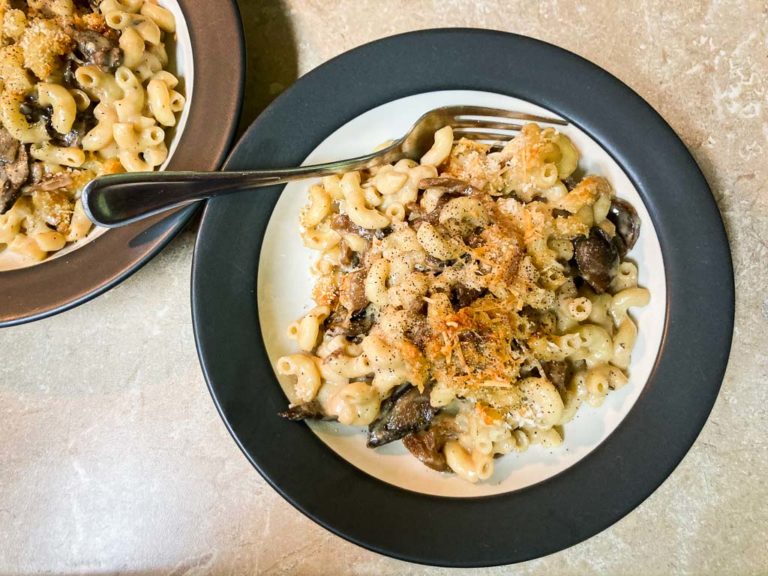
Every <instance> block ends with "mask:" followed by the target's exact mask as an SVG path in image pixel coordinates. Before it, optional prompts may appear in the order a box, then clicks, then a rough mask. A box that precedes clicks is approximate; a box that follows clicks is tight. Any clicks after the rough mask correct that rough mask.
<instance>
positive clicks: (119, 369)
mask: <svg viewBox="0 0 768 576" xmlns="http://www.w3.org/2000/svg"><path fill="white" fill-rule="evenodd" d="M242 3H243V5H244V19H245V25H246V31H247V36H248V44H249V49H250V53H251V63H250V68H249V70H250V80H249V84H248V94H249V95H248V99H247V105H246V113H245V116H246V118H247V119H248V120H250V119H252V118H253V117H254V116H255V115H256V114H257V112H258V111H259V110H260V109H261V108H262V107H263V106H264V104H265V103H266V102H267V101H268V100H269V99H270V98H271V97H274V95H275V94H277V93H279V92H280V90H281V89H282V88H284V87H285V86H287V85H289V84H290V83H291V82H292V81H293V80H294V79H295V78H296V76H297V75H299V74H303V73H305V72H307V71H308V70H310V69H312V68H313V67H315V66H317V65H318V64H320V63H322V62H324V61H326V60H328V59H329V58H331V57H333V56H335V55H337V54H339V53H341V52H343V51H345V50H348V49H350V48H353V47H355V46H358V45H360V44H363V43H365V42H368V41H370V40H373V39H375V38H379V37H382V36H387V35H390V34H395V33H398V32H404V31H407V30H413V29H418V28H429V27H438V26H475V27H487V28H497V29H502V30H508V31H513V32H517V33H521V34H526V35H529V36H533V37H536V38H541V39H544V40H547V41H549V42H552V43H554V44H557V45H559V46H562V47H564V48H567V49H569V50H572V51H574V52H576V53H577V54H580V55H582V56H584V57H586V58H588V59H590V60H592V61H594V62H596V63H597V64H599V65H600V66H602V67H604V68H605V69H607V70H608V71H610V72H611V73H613V74H614V75H616V76H618V77H619V78H620V79H621V80H623V81H624V82H626V83H627V84H628V85H629V86H631V87H632V88H633V89H634V90H636V91H637V92H638V93H639V94H640V95H642V96H643V97H644V98H645V99H646V100H648V101H649V102H650V103H651V104H652V105H653V106H654V107H655V108H656V109H657V110H658V111H659V112H660V113H661V114H662V115H663V116H664V117H665V118H666V119H667V121H669V123H670V124H671V125H672V127H673V128H674V129H675V130H676V131H677V133H678V134H679V135H680V136H681V137H682V139H683V140H684V141H685V143H686V144H687V145H688V147H689V148H690V150H691V151H692V153H693V154H694V156H695V157H696V159H697V161H698V162H699V164H700V166H701V168H702V170H703V171H704V173H705V175H706V177H707V178H708V180H709V182H710V183H711V185H712V188H713V190H714V193H715V196H716V198H717V201H718V203H719V205H720V209H721V211H722V213H723V215H724V218H725V221H726V225H727V228H728V232H729V235H730V238H731V242H732V249H733V254H734V264H735V269H736V288H737V293H738V298H737V314H736V332H735V338H734V345H733V352H732V356H731V361H730V366H729V369H728V372H727V376H726V378H725V382H724V385H723V388H722V392H721V394H720V397H719V399H718V401H717V404H716V405H715V408H714V411H713V412H712V416H711V417H710V419H709V422H708V423H707V425H706V427H705V428H704V431H703V432H702V434H701V436H700V437H699V439H698V441H697V442H696V444H695V445H694V447H693V449H692V450H691V451H690V453H689V454H688V456H687V457H686V458H685V460H684V461H683V462H682V464H681V465H680V466H679V467H678V468H677V470H676V471H675V472H674V473H673V474H672V476H671V477H670V478H669V479H668V480H667V481H666V482H665V483H664V484H663V486H662V487H661V488H660V489H659V490H658V491H657V492H656V493H655V494H653V495H652V496H651V497H650V498H649V499H648V500H647V501H646V502H645V503H643V504H642V505H641V506H640V507H639V508H638V509H637V510H635V511H634V512H632V513H631V514H630V515H628V516H627V517H625V518H624V519H623V520H621V521H620V522H618V523H617V524H616V525H614V526H613V527H611V528H609V529H608V530H606V531H604V532H603V533H601V534H599V535H597V536H595V537H593V538H592V539H590V540H588V541H586V542H584V543H582V544H579V545H577V546H574V547H573V548H570V549H568V550H566V551H563V552H560V553H558V554H554V555H551V556H549V557H546V558H542V559H539V560H535V561H532V562H527V563H524V564H519V565H516V566H514V567H511V568H496V569H488V570H485V571H477V573H478V574H480V573H483V574H510V573H514V574H546V575H552V574H598V573H600V574H644V575H648V574H670V573H686V574H768V546H766V545H767V544H768V482H766V478H768V440H766V433H765V431H766V426H765V421H766V419H767V418H768V413H766V406H768V402H766V399H768V392H766V391H767V390H768V348H767V347H766V338H765V331H766V330H765V326H766V323H768V289H767V288H766V286H768V162H766V159H765V158H766V154H768V142H767V140H768V101H767V100H766V97H767V95H766V90H767V89H768V4H766V3H765V1H764V0H763V1H754V2H746V1H742V0H733V1H726V0H712V1H707V2H703V1H693V2H691V1H683V0H672V1H670V0H659V1H655V2H642V3H640V2H633V3H622V4H624V7H620V6H619V5H618V4H619V3H612V2H602V1H598V0H588V1H583V2H577V1H562V2H557V1H552V0H545V1H542V2H530V1H515V2H504V1H501V0H499V1H492V0H481V1H473V0H443V1H442V2H430V1H421V0H418V1H417V0H410V1H405V0H398V1H389V0H386V1H377V0H345V1H336V2H327V1H324V0H284V1H281V0H263V1H257V0H243V2H242ZM629 4H632V5H633V6H634V7H633V8H632V9H630V8H628V7H627V6H628V5H629ZM521 65H524V63H521ZM576 81H577V80H576ZM669 193H670V194H674V193H675V190H669ZM681 216H682V217H684V215H681ZM193 238H194V237H193V234H192V232H189V231H188V232H185V233H183V234H181V236H180V237H178V238H177V239H176V240H174V241H173V243H172V244H171V245H170V246H169V247H168V248H167V249H166V250H165V251H164V252H163V253H162V254H161V255H160V256H158V257H157V258H156V259H155V260H154V261H153V262H151V263H150V264H148V265H147V266H146V267H145V268H143V269H142V270H141V271H140V272H139V273H137V274H136V275H134V276H133V277H131V278H130V279H129V280H128V281H126V282H125V283H123V284H122V285H121V286H119V287H118V288H116V289H114V290H112V291H111V292H109V293H107V294H106V295H104V296H102V297H100V298H98V299H96V300H95V301H93V302H91V303H88V304H86V305H84V306H81V307H79V308H77V309H75V310H72V311H69V312H66V313H64V314H60V315H58V316H55V317H53V318H50V319H47V320H43V321H40V322H36V323H34V324H29V325H25V326H20V327H16V328H12V329H6V330H2V331H0V358H1V360H0V422H2V424H0V430H1V432H0V574H31V573H60V574H71V573H88V574H112V573H131V574H166V573H167V574H173V575H176V576H181V575H193V574H208V573H210V574H257V573H258V574H301V575H309V574H370V575H390V574H391V575H395V574H447V573H451V574H454V573H458V571H449V570H442V569H430V568H426V567H422V566H417V565H411V564H407V563H404V562H399V561H396V560H391V559H389V558H385V557H383V556H379V555H377V554H374V553H372V552H368V551H366V550H363V549H361V548H359V547H357V546H355V545H353V544H350V543H347V542H345V541H344V540H342V539H340V538H338V537H336V536H334V535H332V534H331V533H330V532H327V531H326V530H324V529H323V528H320V527H319V526H316V525H315V524H313V523H312V522H311V521H310V520H308V519H307V518H305V517H304V516H303V515H302V514H300V513H299V512H297V511H296V510H294V509H293V508H292V507H291V506H290V505H289V504H287V503H286V502H285V501H284V500H283V499H282V498H281V497H280V496H278V495H277V493H276V492H275V491H274V490H272V489H271V488H270V487H269V486H268V485H267V484H266V483H265V482H264V480H262V479H261V477H260V476H259V474H258V473H257V472H256V471H255V470H254V469H253V468H252V467H251V466H250V464H248V462H247V461H246V459H245V458H244V457H243V455H242V454H241V453H240V451H239V450H238V448H237V447H236V445H235V443H234V442H233V441H232V439H231V438H230V436H229V434H228V433H227V431H226V429H225V427H224V425H223V423H222V422H221V419H220V418H219V416H218V414H217V413H216V410H215V408H214V406H213V403H212V402H211V399H210V397H209V395H208V391H207V389H206V386H205V383H204V381H203V377H202V374H201V371H200V368H199V366H198V362H197V356H196V353H195V346H194V340H193V335H192V325H191V320H190V306H189V277H190V263H191V255H192V246H193ZM0 289H2V286H0ZM523 529H524V528H523Z"/></svg>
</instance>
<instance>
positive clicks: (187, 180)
mask: <svg viewBox="0 0 768 576" xmlns="http://www.w3.org/2000/svg"><path fill="white" fill-rule="evenodd" d="M390 160H391V156H389V155H387V154H382V153H381V152H377V153H373V154H368V155H366V156H360V157H357V158H352V159H350V160H342V161H339V162H328V163H327V164H315V165H313V166H302V167H299V168H289V169H277V170H254V171H247V172H128V173H124V174H110V175H108V176H100V177H98V178H96V179H94V180H92V181H91V182H89V183H88V184H87V185H86V186H85V188H84V189H83V193H82V196H81V200H82V203H83V209H84V210H85V213H86V214H87V215H88V217H89V218H90V219H91V220H92V221H93V223H94V224H96V225H97V226H103V227H106V228H117V227H119V226H125V225H127V224H131V223H133V222H136V221H137V220H141V219H143V218H148V217H149V216H153V215H155V214H159V213H161V212H165V211H167V210H171V209H173V208H178V207H180V206H186V205H187V204H191V203H193V202H199V201H201V200H205V199H207V198H213V197H214V196H221V195H223V194H230V193H232V192H239V191H242V190H246V189H253V188H261V187H264V186H273V185H276V184H285V183H286V182H290V181H292V180H300V179H302V178H315V177H319V176H328V175H330V174H339V173H342V172H348V171H350V170H359V169H362V168H368V167H371V166H374V165H376V164H379V163H381V162H383V161H390Z"/></svg>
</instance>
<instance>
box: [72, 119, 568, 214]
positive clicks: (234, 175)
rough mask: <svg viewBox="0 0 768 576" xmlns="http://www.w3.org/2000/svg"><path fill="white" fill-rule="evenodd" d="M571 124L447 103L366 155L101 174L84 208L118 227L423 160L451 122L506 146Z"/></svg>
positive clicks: (462, 131) (462, 134)
mask: <svg viewBox="0 0 768 576" xmlns="http://www.w3.org/2000/svg"><path fill="white" fill-rule="evenodd" d="M515 120H517V121H526V122H540V123H545V124H556V125H560V126H564V125H567V124H568V122H566V121H564V120H560V119H557V118H545V117H543V116H536V115H533V114H523V113H520V112H511V111H509V110H499V109H496V108H486V107H481V106H446V107H443V108H436V109H435V110H431V111H430V112H427V113H426V114H424V115H423V116H422V117H421V118H419V119H418V120H417V121H416V123H415V124H414V125H413V126H412V127H411V129H410V130H409V131H408V133H407V134H406V135H405V136H403V137H402V138H400V139H399V140H396V141H394V142H393V143H392V144H390V145H388V146H386V147H384V148H381V149H380V150H377V151H376V152H373V153H371V154H366V155H365V156H358V157H357V158H350V159H348V160H339V161H337V162H328V163H326V164H315V165H313V166H302V167H299V168H286V169H275V170H252V171H246V172H132V173H126V174H111V175H109V176H101V177H99V178H96V179H95V180H93V181H92V182H90V183H89V184H88V185H87V186H86V187H85V188H84V190H83V194H82V202H83V208H84V209H85V213H86V214H87V215H88V217H89V218H90V219H91V220H92V221H93V222H94V223H95V224H96V225H98V226H105V227H107V228H116V227H118V226H125V225H126V224H131V223H132V222H135V221H137V220H141V219H142V218H147V217H149V216H152V215H154V214H158V213H160V212H165V211H166V210H171V209H173V208H177V207H179V206H184V205H187V204H190V203H193V202H198V201H200V200H205V199H207V198H212V197H214V196H220V195H222V194H228V193H231V192H239V191H242V190H247V189H251V188H260V187H263V186H273V185H275V184H284V183H286V182H291V181H292V180H299V179H302V178H315V177H318V176H328V175H330V174H339V173H342V172H349V171H352V170H362V169H364V168H371V167H373V166H377V165H379V164H388V163H391V162H397V161H398V160H401V159H402V158H410V159H412V160H419V159H420V158H421V157H422V156H423V155H424V154H425V153H426V152H427V150H429V149H430V147H431V146H432V144H433V140H434V138H433V136H434V133H435V132H436V131H437V130H439V129H440V128H443V127H444V126H449V125H450V126H451V127H452V128H453V131H454V136H455V137H457V138H468V139H471V140H476V141H480V142H486V143H489V144H491V145H492V146H503V145H504V144H505V143H506V142H508V141H509V140H510V139H512V138H513V137H514V135H515V133H516V132H517V131H519V130H520V129H521V128H522V125H521V124H519V123H517V122H514V121H515Z"/></svg>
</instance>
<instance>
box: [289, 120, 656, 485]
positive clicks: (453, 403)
mask: <svg viewBox="0 0 768 576" xmlns="http://www.w3.org/2000/svg"><path fill="white" fill-rule="evenodd" d="M578 164H579V152H578V150H577V149H576V147H575V146H574V145H573V143H572V142H571V140H570V139H569V138H568V137H567V136H565V135H564V134H561V133H559V132H557V131H556V130H554V129H553V128H544V129H542V128H540V127H539V126H538V125H536V124H528V125H526V126H524V127H523V129H522V131H521V132H520V134H519V135H518V136H516V137H515V138H514V139H513V140H511V141H510V142H509V143H508V144H507V145H506V146H505V147H504V148H503V149H501V150H494V149H491V148H490V147H489V146H488V145H485V144H482V143H479V142H476V141H470V140H467V139H459V140H458V141H454V137H453V132H452V129H451V128H450V127H445V128H442V129H441V130H439V131H438V132H437V133H436V134H435V143H434V145H433V147H432V149H430V150H429V151H428V152H427V153H426V154H425V155H424V156H423V157H422V158H421V161H420V162H417V161H414V160H409V159H403V160H400V161H399V162H397V163H395V164H392V165H383V166H378V167H375V168H372V169H369V170H366V171H362V172H350V173H347V174H343V175H341V176H328V177H326V178H324V179H323V180H322V182H321V183H318V184H314V185H312V186H311V187H310V188H309V204H308V205H307V206H306V208H305V209H304V210H303V212H302V214H301V225H302V237H303V240H304V244H305V245H306V246H307V247H309V248H311V249H313V250H317V251H319V252H320V257H319V258H318V260H317V262H316V263H315V264H314V267H313V272H314V274H316V276H317V281H316V283H315V285H314V288H313V298H314V300H315V302H316V306H315V307H314V308H313V309H312V310H310V311H309V313H308V314H306V315H304V316H303V317H302V318H301V319H299V320H298V321H296V322H295V323H293V324H292V325H291V326H290V327H289V335H290V336H291V337H292V338H293V339H294V340H295V341H296V345H297V348H298V351H297V352H296V353H294V354H290V355H287V356H284V357H282V358H280V359H279V360H278V361H277V365H276V370H277V372H278V373H279V374H283V375H291V376H295V378H296V384H295V390H294V392H295V393H294V395H293V397H292V400H294V403H293V404H292V405H291V407H290V408H289V409H288V410H287V411H286V412H284V413H283V414H282V415H283V416H285V417H287V418H290V419H294V420H300V419H304V418H324V419H334V420H338V421H339V422H341V423H343V424H348V425H357V426H368V445H369V446H370V447H376V446H380V445H382V444H386V443H388V442H392V441H395V440H402V441H403V443H404V444H405V446H406V447H407V448H408V450H410V451H411V452H412V453H413V454H414V456H416V457H417V458H418V459H419V460H421V461H422V462H423V463H424V464H426V465H427V466H429V467H431V468H433V469H435V470H440V471H446V472H454V473H456V474H458V475H459V476H460V477H461V478H463V479H465V480H468V481H470V482H476V481H479V480H485V479H487V478H489V477H490V476H491V474H492V473H493V468H494V457H496V456H499V455H502V454H507V453H509V452H520V451H523V450H526V449H527V448H528V447H529V446H530V445H532V444H541V445H544V446H552V447H554V446H557V445H559V444H560V443H561V442H562V440H563V433H564V432H563V426H564V425H565V424H566V423H567V422H568V421H569V420H570V419H571V418H573V416H574V414H575V413H576V411H577V410H578V409H579V407H580V406H581V405H583V404H588V405H591V406H597V405H599V404H600V403H602V402H603V400H604V398H605V397H606V395H607V394H609V393H610V392H611V391H612V390H615V389H617V388H620V387H621V386H624V385H625V384H626V383H627V380H628V374H627V370H628V368H629V366H630V360H631V353H632V348H633V346H634V343H635V340H636V338H637V326H636V324H635V322H634V320H633V319H632V317H631V316H630V313H629V312H630V309H631V308H632V307H635V306H644V305H646V304H647V303H648V301H649V297H650V295H649V293H648V291H647V290H646V289H644V288H641V287H639V286H638V285H637V267H636V265H635V264H634V263H632V262H631V261H630V260H628V259H626V255H627V252H628V251H629V250H630V249H631V248H632V246H633V245H634V243H635V241H636V240H637V237H638V234H639V226H640V220H639V217H638V215H637V213H636V212H635V210H634V208H633V207H632V206H631V204H629V203H628V202H626V201H624V200H621V199H619V198H617V197H616V196H615V194H614V190H613V188H612V187H611V185H610V183H609V182H608V181H607V180H605V179H604V178H602V177H600V176H595V175H585V176H582V175H580V174H579V171H578Z"/></svg>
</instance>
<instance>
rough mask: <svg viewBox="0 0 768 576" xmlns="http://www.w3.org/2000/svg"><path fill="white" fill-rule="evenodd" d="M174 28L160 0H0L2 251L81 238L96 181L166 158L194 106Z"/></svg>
mask: <svg viewBox="0 0 768 576" xmlns="http://www.w3.org/2000/svg"><path fill="white" fill-rule="evenodd" d="M175 32H176V22H175V19H174V16H173V13H172V12H170V11H169V10H167V9H166V8H163V7H161V6H160V5H158V4H157V3H156V2H155V0H28V1H26V2H14V1H11V0H0V259H6V258H8V257H9V256H11V257H13V258H14V262H17V263H25V264H26V263H30V262H36V261H40V260H43V259H44V258H46V256H48V255H49V254H51V253H53V252H56V251H58V250H61V249H62V248H64V247H65V246H66V245H67V244H68V243H70V242H75V241H77V240H81V239H83V238H84V237H85V236H86V235H87V234H88V232H89V231H90V229H91V222H90V221H89V220H88V218H87V217H86V215H85V213H84V211H83V207H82V204H81V202H80V193H81V191H82V189H83V187H84V186H85V185H86V184H87V183H88V182H89V181H90V180H92V179H93V178H95V177H96V176H99V175H101V174H110V173H114V172H123V171H129V172H137V171H152V170H154V169H156V168H157V167H159V166H160V165H161V164H162V163H163V162H164V161H165V160H166V158H167V157H168V148H167V141H168V139H169V132H168V131H169V130H172V129H173V127H174V126H176V123H177V117H178V115H179V113H181V111H182V110H183V108H184V105H185V98H184V96H183V95H182V93H181V92H180V90H181V87H180V86H179V80H178V79H177V78H176V76H174V75H173V74H171V73H170V72H169V71H168V70H167V67H168V61H169V59H168V54H167V51H166V42H167V40H169V39H171V38H173V35H174V34H175Z"/></svg>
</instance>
